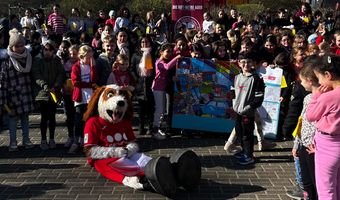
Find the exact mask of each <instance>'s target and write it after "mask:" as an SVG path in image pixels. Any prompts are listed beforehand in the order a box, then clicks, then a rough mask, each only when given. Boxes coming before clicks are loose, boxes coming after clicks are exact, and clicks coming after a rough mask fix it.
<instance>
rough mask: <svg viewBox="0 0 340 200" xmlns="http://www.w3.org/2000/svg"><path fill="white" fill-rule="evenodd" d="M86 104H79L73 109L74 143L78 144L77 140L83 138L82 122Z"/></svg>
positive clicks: (83, 124)
mask: <svg viewBox="0 0 340 200" xmlns="http://www.w3.org/2000/svg"><path fill="white" fill-rule="evenodd" d="M86 108H87V104H80V105H77V106H76V107H75V109H76V110H75V116H74V119H75V122H74V126H75V129H74V133H75V139H76V141H75V143H78V142H79V138H84V127H85V122H84V120H83V115H84V113H85V112H86Z"/></svg>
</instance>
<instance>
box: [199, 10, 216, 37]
mask: <svg viewBox="0 0 340 200" xmlns="http://www.w3.org/2000/svg"><path fill="white" fill-rule="evenodd" d="M203 19H204V20H203V24H202V27H203V32H204V33H209V34H212V33H214V27H215V24H216V23H215V21H214V20H213V19H212V17H211V14H210V13H209V12H205V13H204V14H203Z"/></svg>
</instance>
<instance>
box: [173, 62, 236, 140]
mask: <svg viewBox="0 0 340 200" xmlns="http://www.w3.org/2000/svg"><path fill="white" fill-rule="evenodd" d="M238 73H239V68H238V66H237V63H236V62H225V61H216V62H212V61H211V60H200V59H195V58H183V59H181V60H180V62H179V64H178V67H177V71H176V82H175V95H174V108H173V117H172V127H173V128H181V129H191V130H202V131H211V132H220V133H230V132H231V131H232V129H233V127H234V124H235V123H234V119H233V117H235V114H234V111H233V109H232V98H233V95H232V94H231V91H230V88H231V87H232V86H233V84H234V77H235V75H237V74H238Z"/></svg>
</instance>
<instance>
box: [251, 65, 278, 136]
mask: <svg viewBox="0 0 340 200" xmlns="http://www.w3.org/2000/svg"><path fill="white" fill-rule="evenodd" d="M282 72H283V71H282V69H280V68H278V67H276V68H274V69H272V68H270V67H261V68H260V69H259V75H260V76H261V77H263V81H264V83H265V85H266V88H265V92H264V101H263V103H262V106H261V107H259V108H258V109H257V110H258V112H259V115H260V117H261V121H262V131H263V135H264V136H265V137H267V138H271V139H275V138H276V134H277V128H278V124H279V114H280V93H281V84H282V80H283V78H282Z"/></svg>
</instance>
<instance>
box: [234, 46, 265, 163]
mask: <svg viewBox="0 0 340 200" xmlns="http://www.w3.org/2000/svg"><path fill="white" fill-rule="evenodd" d="M253 59H254V56H253V55H252V54H251V53H240V55H239V61H238V65H239V66H240V68H241V70H242V72H241V73H240V74H238V75H237V76H236V77H235V80H234V87H235V99H234V102H233V109H234V111H235V112H236V113H237V118H236V124H235V130H236V134H237V135H239V136H240V138H241V146H242V149H243V151H242V152H240V153H237V154H235V155H234V156H235V157H236V158H238V159H239V164H241V165H248V164H252V163H254V162H255V160H254V156H253V152H254V139H253V133H254V121H255V112H256V108H258V107H260V106H261V104H262V102H263V97H264V82H263V80H262V79H261V78H260V77H259V76H258V75H257V74H256V72H255V71H254V70H253Z"/></svg>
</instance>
